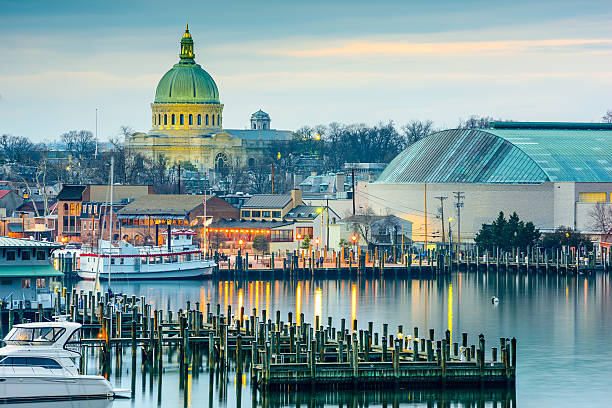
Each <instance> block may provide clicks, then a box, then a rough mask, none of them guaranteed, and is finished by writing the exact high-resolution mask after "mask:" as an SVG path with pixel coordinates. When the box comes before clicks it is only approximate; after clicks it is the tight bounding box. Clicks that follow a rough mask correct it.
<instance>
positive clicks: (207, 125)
mask: <svg viewBox="0 0 612 408" xmlns="http://www.w3.org/2000/svg"><path fill="white" fill-rule="evenodd" d="M206 126H208V113H207V114H206Z"/></svg>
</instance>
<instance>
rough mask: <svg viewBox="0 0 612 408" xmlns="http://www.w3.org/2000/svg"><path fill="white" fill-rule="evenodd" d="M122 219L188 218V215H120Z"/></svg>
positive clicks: (165, 219)
mask: <svg viewBox="0 0 612 408" xmlns="http://www.w3.org/2000/svg"><path fill="white" fill-rule="evenodd" d="M117 218H119V219H120V220H148V219H149V218H150V219H151V220H164V221H167V220H186V219H187V216H182V215H118V216H117Z"/></svg>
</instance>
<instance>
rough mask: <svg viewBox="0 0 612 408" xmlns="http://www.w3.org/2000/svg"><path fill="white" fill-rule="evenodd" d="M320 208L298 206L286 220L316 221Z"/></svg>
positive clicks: (290, 212)
mask: <svg viewBox="0 0 612 408" xmlns="http://www.w3.org/2000/svg"><path fill="white" fill-rule="evenodd" d="M318 208H320V207H318V206H315V205H298V206H297V207H295V208H294V209H292V210H291V211H289V212H288V213H287V215H286V216H285V219H314V218H317V215H319V213H318V212H317V209H318Z"/></svg>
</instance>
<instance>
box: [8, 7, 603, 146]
mask: <svg viewBox="0 0 612 408" xmlns="http://www.w3.org/2000/svg"><path fill="white" fill-rule="evenodd" d="M186 23H189V28H190V32H191V34H192V36H193V39H194V42H195V53H196V61H197V62H198V63H199V64H200V65H202V67H203V68H204V69H205V70H207V71H208V72H209V73H210V74H211V75H212V76H213V78H214V79H215V82H216V83H217V86H218V88H219V94H220V98H221V102H222V103H223V104H224V110H223V117H224V122H223V123H224V126H225V127H226V128H238V129H242V128H245V127H246V126H248V124H249V118H250V115H251V113H253V112H255V111H256V110H257V109H260V108H261V109H263V110H264V111H266V112H268V113H269V114H270V116H271V118H272V127H273V128H278V129H290V130H295V129H298V128H299V127H301V126H304V125H317V124H328V123H330V122H340V123H365V124H369V125H373V124H376V123H378V122H380V121H385V122H386V121H388V120H392V121H394V122H395V123H396V124H397V125H399V126H401V125H402V124H404V123H407V122H408V121H410V120H413V119H422V120H425V119H430V120H433V121H434V123H435V125H436V127H437V128H452V127H455V126H456V125H457V123H458V121H459V120H460V119H465V118H467V117H469V116H470V115H473V114H476V115H487V116H493V117H494V118H499V119H506V120H521V121H588V122H591V121H599V120H600V119H601V116H602V115H603V114H604V113H605V111H606V110H608V109H612V1H610V0H605V1H599V0H594V1H566V0H558V1H538V0H532V1H524V0H514V1H512V2H509V1H506V2H499V1H490V0H486V1H472V0H467V1H465V0H462V1H456V0H452V1H451V0H444V1H436V0H430V1H411V0H401V1H376V2H373V1H367V2H366V1H359V0H352V1H333V0H327V1H319V0H309V1H292V0H260V1H252V0H250V1H231V0H226V1H223V2H218V1H214V2H213V1H208V0H199V1H193V2H190V1H187V0H184V1H181V2H168V1H164V2H162V1H156V0H149V1H121V2H119V1H89V0H81V1H78V2H77V1H62V0H55V1H37V0H29V1H24V0H19V1H12V0H10V1H9V0H0V134H13V135H20V136H26V137H29V138H31V139H32V140H34V141H37V142H44V141H51V140H54V139H57V138H59V136H60V135H61V134H62V133H64V132H66V131H69V130H80V129H88V130H91V131H95V123H96V109H98V123H99V125H98V134H99V138H100V139H101V140H105V139H108V138H110V137H114V136H116V135H117V134H118V131H119V128H120V126H129V127H131V128H133V129H134V130H137V131H143V132H146V131H148V130H149V129H150V128H151V110H150V103H151V102H153V99H154V96H155V88H156V86H157V82H158V81H159V79H160V78H161V77H162V75H163V74H164V73H165V72H166V71H167V70H169V69H170V68H171V67H172V65H173V64H175V63H176V62H178V53H179V41H180V38H181V35H182V33H183V31H184V28H185V24H186Z"/></svg>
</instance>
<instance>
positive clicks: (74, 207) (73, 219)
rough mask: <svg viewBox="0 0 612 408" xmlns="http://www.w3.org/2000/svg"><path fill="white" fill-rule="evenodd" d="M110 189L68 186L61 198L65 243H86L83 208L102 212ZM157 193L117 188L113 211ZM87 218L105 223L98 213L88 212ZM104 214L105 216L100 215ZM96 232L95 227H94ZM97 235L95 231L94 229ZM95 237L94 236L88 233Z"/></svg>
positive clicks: (60, 223)
mask: <svg viewBox="0 0 612 408" xmlns="http://www.w3.org/2000/svg"><path fill="white" fill-rule="evenodd" d="M108 189H109V188H108V186H107V185H93V184H91V185H86V186H85V185H64V186H63V187H62V190H61V191H60V192H59V194H58V195H57V203H58V205H57V216H58V226H57V227H58V231H57V235H58V237H59V238H60V239H61V240H62V241H64V242H68V241H70V242H82V241H83V239H82V230H81V219H82V218H83V217H82V214H83V205H86V206H87V205H89V206H90V207H89V208H93V207H94V206H95V207H96V208H100V205H104V204H105V203H106V202H107V200H108V199H109V196H108ZM152 193H153V187H152V186H142V185H138V186H137V185H129V186H113V207H115V206H119V205H120V204H121V205H125V204H127V202H128V201H129V200H133V199H135V198H138V197H142V196H144V195H147V194H152ZM85 213H86V214H87V218H88V219H89V218H91V217H90V216H91V214H93V215H94V219H93V220H92V223H96V224H97V225H98V229H99V228H100V225H102V224H103V220H101V219H99V220H96V219H95V215H96V213H95V212H91V211H89V212H87V211H86V212H85ZM98 214H102V213H98ZM92 228H95V227H92ZM92 231H93V229H92ZM88 234H89V236H90V237H91V236H92V235H91V233H90V232H88Z"/></svg>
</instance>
